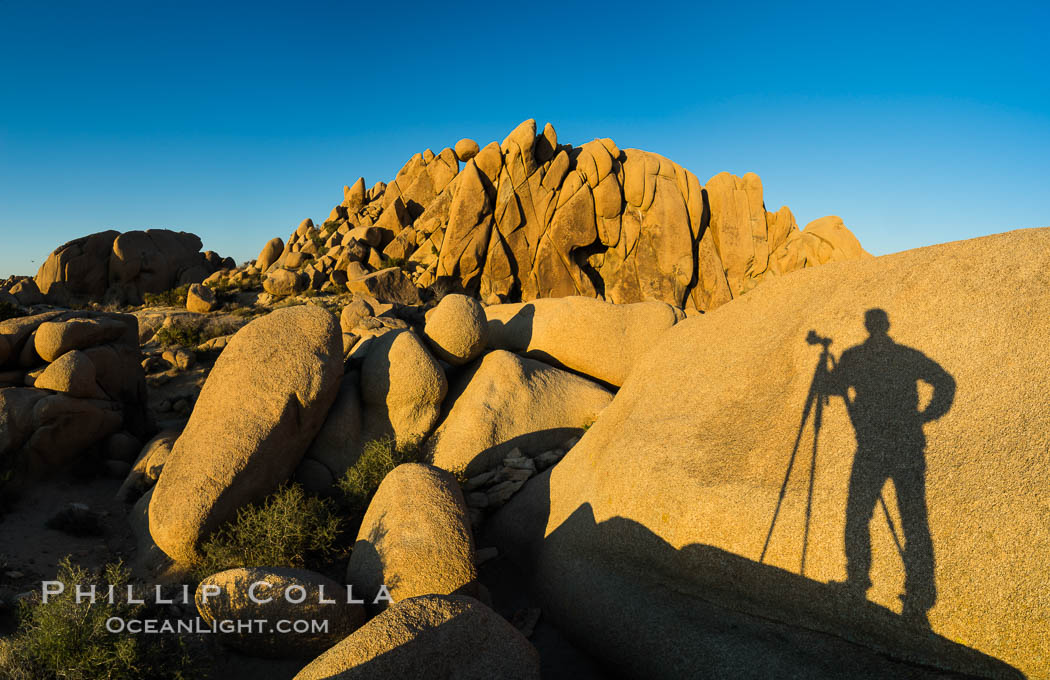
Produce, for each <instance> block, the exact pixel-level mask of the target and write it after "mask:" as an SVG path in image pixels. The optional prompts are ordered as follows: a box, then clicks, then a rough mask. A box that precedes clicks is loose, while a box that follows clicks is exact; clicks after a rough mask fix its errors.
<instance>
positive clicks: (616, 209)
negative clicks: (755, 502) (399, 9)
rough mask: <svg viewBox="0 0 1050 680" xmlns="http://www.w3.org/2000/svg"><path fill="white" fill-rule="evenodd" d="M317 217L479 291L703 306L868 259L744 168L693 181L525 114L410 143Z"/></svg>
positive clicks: (487, 295) (495, 298)
mask: <svg viewBox="0 0 1050 680" xmlns="http://www.w3.org/2000/svg"><path fill="white" fill-rule="evenodd" d="M461 163H462V168H461V167H460V164H461ZM325 226H326V228H327V229H328V232H326V233H330V232H331V231H334V230H344V231H347V232H350V230H360V229H361V228H363V227H374V228H375V229H377V230H378V232H379V233H378V234H377V235H376V238H375V239H373V240H372V241H370V242H369V243H368V244H367V245H368V246H370V247H371V248H373V249H374V252H375V255H376V257H374V258H372V259H375V260H379V259H381V258H387V259H388V260H394V259H396V260H398V261H406V263H407V265H408V266H407V270H408V271H409V272H410V275H411V277H412V279H413V282H414V283H415V284H416V285H417V286H419V287H420V288H426V287H428V286H430V285H431V284H433V283H435V282H437V281H439V280H441V279H445V280H449V281H452V282H454V283H455V284H457V285H458V287H460V288H462V289H463V290H465V291H467V292H470V293H474V294H477V295H478V296H480V297H481V298H482V299H484V300H485V301H486V302H489V303H494V302H517V301H521V300H525V301H528V300H533V299H536V298H547V297H565V296H571V295H583V296H588V297H601V298H604V299H606V300H608V301H610V302H616V303H631V302H641V301H645V300H656V301H661V302H666V303H669V304H672V305H675V306H677V307H680V308H682V309H695V310H700V311H709V310H711V309H714V308H716V307H718V306H720V305H722V304H724V303H725V302H727V301H729V300H730V299H732V298H734V297H738V296H740V295H742V294H743V293H745V292H747V291H748V290H751V289H752V288H754V287H755V286H756V285H758V284H759V283H761V282H762V281H764V280H767V279H769V278H771V277H775V276H779V275H782V274H786V273H788V272H790V271H793V270H795V269H801V268H804V267H812V266H815V265H819V264H823V263H825V262H829V261H837V260H844V259H859V258H866V257H870V256H869V255H868V254H867V253H866V252H865V251H864V250H863V248H861V246H860V243H858V242H857V239H856V238H855V237H854V236H853V234H852V233H850V231H849V230H848V229H846V228H845V226H844V225H843V224H842V220H841V219H839V218H837V217H824V218H821V219H819V220H816V221H814V222H812V223H810V225H809V226H807V227H806V229H804V230H799V228H798V227H797V226H796V224H795V218H794V216H793V215H792V214H791V211H790V210H788V209H787V208H786V207H783V208H781V209H780V210H778V211H777V212H768V211H767V210H766V208H765V204H764V203H763V199H762V182H761V180H760V179H759V178H758V176H757V175H755V174H753V173H747V174H745V175H744V176H743V177H736V176H734V175H730V174H729V173H721V174H719V175H716V176H715V177H713V178H711V179H710V180H709V181H708V183H707V185H706V186H705V185H701V183H700V181H699V180H698V179H697V177H696V176H695V175H694V174H693V173H691V172H689V171H688V170H686V169H685V168H683V167H681V166H680V165H678V164H676V163H674V162H672V161H670V160H668V159H666V158H664V157H662V156H660V155H658V154H655V153H650V152H647V151H640V150H638V149H620V148H619V147H617V146H616V144H615V143H614V142H613V141H612V140H611V139H596V140H594V141H591V142H587V143H585V144H583V145H582V146H579V147H574V146H572V145H569V144H560V143H559V142H558V135H557V133H556V132H555V130H554V127H553V126H552V125H550V124H549V123H548V124H547V125H546V126H545V127H544V129H543V130H542V131H541V132H539V133H537V126H536V121H535V120H531V119H530V120H527V121H525V122H523V123H521V125H519V126H518V127H517V128H515V129H514V130H513V131H512V132H511V133H510V134H509V135H507V137H506V139H504V140H503V141H502V142H501V143H499V144H497V143H495V142H493V143H491V144H488V145H487V146H485V147H484V148H479V146H478V145H477V144H476V143H475V142H473V141H472V140H461V141H460V142H459V143H457V144H456V148H455V150H453V149H445V150H443V151H442V152H441V153H439V154H434V153H433V152H431V151H430V150H429V149H428V150H427V151H426V152H424V153H422V154H416V155H415V156H413V157H412V158H411V159H410V160H409V162H408V163H406V164H405V166H404V167H403V168H402V169H401V171H400V172H398V175H397V177H396V178H395V179H394V181H393V182H391V183H390V184H389V185H383V184H382V183H380V184H377V185H376V186H374V187H373V188H372V189H371V190H369V191H367V192H366V191H365V184H364V180H363V179H360V180H358V181H357V182H356V183H355V184H354V185H353V187H345V189H344V200H343V202H342V204H341V205H339V206H336V208H335V209H333V211H332V215H331V217H330V218H329V220H328V221H327V222H325ZM293 238H294V236H293ZM292 247H294V246H290V247H289V252H291V248H292ZM299 247H303V246H299ZM337 247H344V246H337ZM340 254H342V253H340ZM352 259H360V260H368V259H369V258H367V257H362V255H361V254H360V253H359V254H357V255H355V256H354V258H352ZM369 261H371V260H369Z"/></svg>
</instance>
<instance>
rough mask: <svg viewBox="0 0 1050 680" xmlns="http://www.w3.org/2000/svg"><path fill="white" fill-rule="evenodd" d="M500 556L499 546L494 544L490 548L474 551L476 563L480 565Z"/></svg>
mask: <svg viewBox="0 0 1050 680" xmlns="http://www.w3.org/2000/svg"><path fill="white" fill-rule="evenodd" d="M497 557H499V548H497V547H495V546H492V547H488V548H481V549H480V550H477V551H475V552H474V563H475V564H477V565H478V566H479V567H480V566H481V565H483V564H485V563H486V562H489V561H491V560H494V559H496V558H497Z"/></svg>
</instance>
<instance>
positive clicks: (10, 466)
mask: <svg viewBox="0 0 1050 680" xmlns="http://www.w3.org/2000/svg"><path fill="white" fill-rule="evenodd" d="M141 361H142V357H141V354H140V352H139V343H138V324H137V323H136V320H135V317H133V316H130V315H127V314H108V313H102V312H89V311H77V312H69V311H67V312H63V311H50V312H45V313H42V314H35V315H31V316H22V317H16V318H12V319H8V320H6V321H0V468H2V469H3V470H4V471H7V472H11V473H12V474H13V475H14V476H15V477H16V478H21V477H24V478H34V477H40V476H43V475H46V474H48V473H50V472H52V471H54V470H56V469H60V468H62V467H64V466H67V465H69V464H71V463H73V462H75V461H78V460H79V459H81V458H83V457H84V456H85V454H87V453H89V452H93V451H94V452H97V453H98V454H99V457H100V458H102V459H105V460H106V461H108V462H112V465H110V466H109V467H110V468H112V470H111V471H112V473H114V474H118V475H120V476H123V475H124V474H126V473H127V471H128V469H129V468H130V463H131V462H132V461H133V460H134V457H135V454H136V453H137V451H138V449H139V447H140V446H141V438H142V437H143V436H144V435H146V434H147V433H148V431H149V429H150V423H149V419H148V414H147V412H146V408H145V404H146V383H145V378H144V375H143V371H142V366H141ZM129 441H130V442H131V443H130V444H129V443H128V442H129Z"/></svg>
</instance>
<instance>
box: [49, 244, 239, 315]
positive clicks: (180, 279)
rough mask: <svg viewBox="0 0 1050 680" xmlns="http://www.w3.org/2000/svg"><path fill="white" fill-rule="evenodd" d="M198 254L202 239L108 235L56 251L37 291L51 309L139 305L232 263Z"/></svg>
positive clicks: (66, 245) (68, 245)
mask: <svg viewBox="0 0 1050 680" xmlns="http://www.w3.org/2000/svg"><path fill="white" fill-rule="evenodd" d="M200 250H201V240H200V238H199V237H197V236H196V235H195V234H190V233H187V232H183V231H179V232H176V231H170V230H168V229H147V230H146V231H128V232H124V233H120V232H117V231H112V230H111V231H104V232H100V233H97V234H91V235H90V236H84V237H82V238H78V239H75V240H73V241H70V242H69V243H66V244H64V245H62V246H59V247H58V248H56V249H55V251H54V252H53V253H51V255H49V256H48V258H47V260H46V261H45V262H44V264H43V265H41V266H40V271H38V272H37V275H36V285H37V286H38V287H39V289H40V292H41V293H43V295H44V296H45V297H46V299H47V301H48V302H51V303H53V304H62V305H68V304H72V303H82V302H88V301H98V300H102V299H103V298H105V299H109V300H112V301H115V302H117V303H129V304H141V303H142V300H143V295H144V294H145V293H162V292H164V291H166V290H170V289H172V288H176V287H178V286H181V285H185V284H189V283H200V282H201V281H203V280H204V279H205V278H207V277H208V275H210V274H212V273H213V272H215V271H217V270H218V269H220V268H224V267H225V268H229V267H232V266H233V262H232V261H231V260H225V261H224V260H222V259H221V258H219V257H218V256H217V255H216V254H215V253H212V252H210V251H209V252H208V253H202V252H200Z"/></svg>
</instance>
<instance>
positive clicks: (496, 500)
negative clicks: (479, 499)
mask: <svg viewBox="0 0 1050 680" xmlns="http://www.w3.org/2000/svg"><path fill="white" fill-rule="evenodd" d="M524 484H525V482H522V481H517V482H512V481H506V482H500V483H499V484H497V485H496V486H494V487H492V488H491V489H489V490H488V492H487V495H488V497H489V505H495V506H502V505H505V504H506V502H507V501H509V500H510V497H511V496H513V495H514V494H516V493H517V492H518V489H520V488H521V487H522V485H524Z"/></svg>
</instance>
